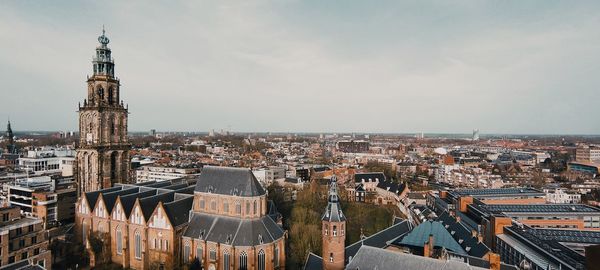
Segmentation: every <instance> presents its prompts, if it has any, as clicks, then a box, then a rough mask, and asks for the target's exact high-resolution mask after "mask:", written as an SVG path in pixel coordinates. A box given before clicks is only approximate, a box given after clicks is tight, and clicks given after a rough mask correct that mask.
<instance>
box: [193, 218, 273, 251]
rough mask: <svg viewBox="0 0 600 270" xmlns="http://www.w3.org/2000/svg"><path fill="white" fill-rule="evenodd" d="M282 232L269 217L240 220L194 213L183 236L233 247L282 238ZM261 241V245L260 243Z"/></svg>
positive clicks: (254, 244)
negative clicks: (227, 244)
mask: <svg viewBox="0 0 600 270" xmlns="http://www.w3.org/2000/svg"><path fill="white" fill-rule="evenodd" d="M283 235H284V232H283V230H282V229H281V228H280V227H279V225H277V224H276V223H275V222H274V221H273V220H272V219H271V218H270V217H268V216H263V217H260V218H256V219H241V218H236V217H227V216H218V215H210V214H204V213H194V214H193V215H192V218H191V220H190V223H189V224H188V227H187V229H186V230H185V232H184V234H183V236H185V237H190V238H201V239H204V240H206V241H210V242H217V243H229V244H231V245H233V246H256V245H260V244H263V243H272V242H274V241H275V240H277V239H280V238H281V237H283ZM261 241H262V243H261Z"/></svg>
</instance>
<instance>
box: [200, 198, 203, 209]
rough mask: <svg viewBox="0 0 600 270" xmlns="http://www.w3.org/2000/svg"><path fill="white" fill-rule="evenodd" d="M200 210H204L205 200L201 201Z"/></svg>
mask: <svg viewBox="0 0 600 270" xmlns="http://www.w3.org/2000/svg"><path fill="white" fill-rule="evenodd" d="M200 209H204V200H200Z"/></svg>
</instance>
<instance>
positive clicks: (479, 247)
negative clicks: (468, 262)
mask: <svg viewBox="0 0 600 270" xmlns="http://www.w3.org/2000/svg"><path fill="white" fill-rule="evenodd" d="M437 221H439V222H441V224H442V225H443V226H444V228H445V229H446V231H448V232H449V233H450V235H451V236H452V238H453V239H454V240H455V241H456V242H457V243H458V244H459V245H460V246H461V247H462V248H463V250H465V251H466V252H467V254H469V255H471V256H475V257H479V258H481V257H483V256H485V255H486V254H487V253H488V252H490V248H489V247H488V246H486V245H485V244H484V243H483V242H479V239H478V238H477V237H473V234H472V232H471V230H470V229H468V228H467V227H466V226H464V225H463V224H461V223H460V222H457V221H456V219H455V218H453V217H452V216H450V214H449V213H448V212H444V213H442V214H441V215H440V216H439V217H438V220H437ZM461 240H462V241H461Z"/></svg>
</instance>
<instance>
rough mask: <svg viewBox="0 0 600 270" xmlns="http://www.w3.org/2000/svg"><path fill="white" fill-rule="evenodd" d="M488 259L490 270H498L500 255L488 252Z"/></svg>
mask: <svg viewBox="0 0 600 270" xmlns="http://www.w3.org/2000/svg"><path fill="white" fill-rule="evenodd" d="M488 259H489V260H490V270H500V255H498V253H492V252H490V254H488Z"/></svg>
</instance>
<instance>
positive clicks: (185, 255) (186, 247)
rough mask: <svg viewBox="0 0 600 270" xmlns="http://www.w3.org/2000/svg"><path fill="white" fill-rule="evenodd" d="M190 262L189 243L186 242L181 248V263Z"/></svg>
mask: <svg viewBox="0 0 600 270" xmlns="http://www.w3.org/2000/svg"><path fill="white" fill-rule="evenodd" d="M189 261H190V242H189V241H186V242H185V245H184V246H183V262H184V263H188V262H189Z"/></svg>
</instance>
